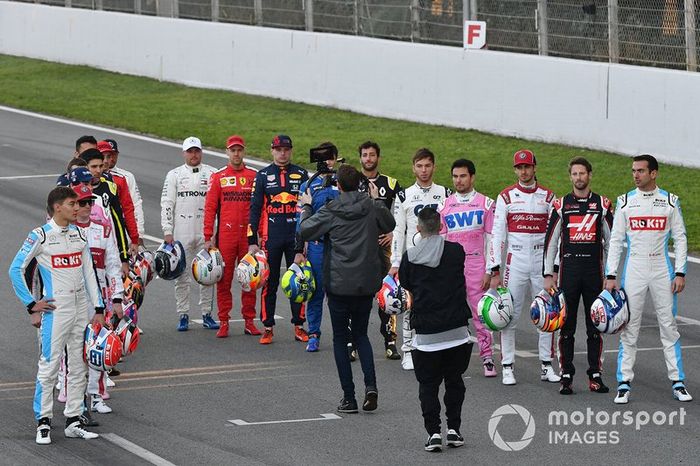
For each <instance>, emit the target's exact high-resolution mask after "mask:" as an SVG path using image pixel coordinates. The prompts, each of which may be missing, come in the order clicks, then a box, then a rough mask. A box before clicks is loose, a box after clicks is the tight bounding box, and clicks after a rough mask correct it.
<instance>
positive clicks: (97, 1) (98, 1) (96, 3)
mask: <svg viewBox="0 0 700 466" xmlns="http://www.w3.org/2000/svg"><path fill="white" fill-rule="evenodd" d="M92 7H93V8H94V9H95V10H104V5H103V4H102V0H93V2H92Z"/></svg>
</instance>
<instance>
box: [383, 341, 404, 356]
mask: <svg viewBox="0 0 700 466" xmlns="http://www.w3.org/2000/svg"><path fill="white" fill-rule="evenodd" d="M385 355H386V358H387V359H392V360H399V359H401V354H400V353H399V350H397V349H396V343H394V342H393V341H392V342H390V343H387V344H386V350H385Z"/></svg>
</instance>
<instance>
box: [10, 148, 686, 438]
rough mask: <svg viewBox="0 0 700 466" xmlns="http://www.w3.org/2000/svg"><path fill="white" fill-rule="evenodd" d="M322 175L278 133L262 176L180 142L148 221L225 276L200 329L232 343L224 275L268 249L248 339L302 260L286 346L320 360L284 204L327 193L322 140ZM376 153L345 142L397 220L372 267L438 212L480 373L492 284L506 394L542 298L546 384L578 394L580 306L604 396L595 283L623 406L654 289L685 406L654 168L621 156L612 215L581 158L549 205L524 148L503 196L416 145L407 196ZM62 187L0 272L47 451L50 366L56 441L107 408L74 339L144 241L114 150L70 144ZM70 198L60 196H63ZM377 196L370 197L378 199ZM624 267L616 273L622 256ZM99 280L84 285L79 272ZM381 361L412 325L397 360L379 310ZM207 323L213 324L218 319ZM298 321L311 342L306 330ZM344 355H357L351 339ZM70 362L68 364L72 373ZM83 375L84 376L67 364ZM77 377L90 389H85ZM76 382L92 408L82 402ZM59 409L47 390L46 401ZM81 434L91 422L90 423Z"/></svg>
mask: <svg viewBox="0 0 700 466" xmlns="http://www.w3.org/2000/svg"><path fill="white" fill-rule="evenodd" d="M320 147H321V148H324V149H328V150H331V149H332V150H331V152H332V155H333V156H332V157H331V158H330V159H329V160H327V162H326V166H327V168H328V170H329V171H328V173H324V174H322V176H319V177H313V178H311V179H310V178H309V174H308V172H307V171H306V170H305V169H304V168H302V167H300V166H298V165H295V164H292V163H291V159H292V151H293V144H292V139H291V138H290V137H289V136H286V135H283V134H280V135H277V136H275V137H274V138H273V139H272V142H271V144H270V148H271V154H272V159H273V163H271V164H270V165H268V166H267V167H265V168H262V169H260V170H259V171H257V172H256V171H254V170H252V169H250V168H248V167H247V166H246V165H245V162H244V156H245V148H246V144H245V141H244V139H243V138H242V137H241V136H239V135H233V136H231V137H229V138H228V139H227V141H226V154H227V156H228V164H227V165H226V166H225V167H223V168H221V169H219V170H216V169H215V168H213V167H211V166H209V165H207V164H204V163H202V144H201V141H200V140H199V139H198V138H196V137H193V136H191V137H188V138H187V139H185V140H184V142H183V144H182V154H183V159H184V164H183V165H181V166H179V167H177V168H175V169H173V170H171V171H170V172H168V174H167V176H166V178H165V182H164V185H163V191H162V195H161V225H162V230H163V238H164V243H166V244H169V243H173V242H174V241H179V242H180V243H181V244H182V246H183V248H184V250H185V253H186V257H190V258H191V257H194V255H196V254H197V252H198V251H199V250H202V249H206V250H208V249H209V248H211V247H214V246H215V247H217V248H218V249H219V251H220V253H221V255H222V256H223V259H224V262H225V264H226V266H225V267H224V274H223V278H222V279H221V280H220V281H219V282H218V283H217V284H216V298H217V299H216V303H217V309H218V315H217V317H218V319H216V320H215V319H214V318H213V317H212V310H213V303H212V301H213V292H214V289H213V288H212V287H211V286H202V285H200V296H199V306H200V308H201V312H202V325H203V327H204V328H208V329H215V330H217V333H216V336H217V337H219V338H226V337H228V336H229V332H230V321H231V309H232V301H233V300H232V293H231V284H232V281H233V277H234V270H235V265H236V264H237V263H238V262H239V261H240V260H241V259H243V257H244V256H245V255H246V254H249V253H251V254H254V253H257V252H258V251H261V250H262V251H263V252H264V253H265V256H266V259H267V262H268V264H269V272H270V273H269V278H268V280H267V282H266V284H265V286H264V287H263V289H262V293H261V304H260V320H261V322H262V325H263V329H259V328H258V327H257V326H256V324H255V322H254V320H255V317H256V309H255V306H256V293H255V291H254V290H253V291H242V293H241V314H242V317H243V322H244V324H243V331H244V333H245V334H249V335H258V336H260V340H259V341H260V343H261V344H270V343H272V342H273V337H274V333H273V328H274V325H275V308H276V300H277V288H278V286H279V283H280V268H281V262H282V258H283V257H284V258H285V262H286V265H287V267H290V266H291V265H292V264H293V263H297V264H302V263H304V262H306V261H307V260H309V262H310V264H311V268H312V271H313V276H314V279H315V282H316V291H315V293H314V294H313V296H312V297H311V299H310V300H309V301H308V302H307V303H306V304H304V303H298V302H294V301H290V307H291V313H292V317H291V323H292V325H293V326H294V338H295V339H296V340H297V341H300V342H305V343H306V351H308V352H316V351H318V350H319V345H320V337H321V316H322V313H323V312H322V309H323V302H324V292H323V285H322V282H323V276H322V272H321V264H322V262H323V254H324V245H323V240H319V241H314V242H309V243H307V244H305V243H303V242H301V241H300V239H299V235H298V221H299V219H298V209H297V201H298V199H299V196H300V194H301V193H304V192H309V193H310V194H311V199H312V202H311V204H312V208H313V210H314V211H316V210H318V209H319V208H320V207H322V206H323V205H324V204H325V203H327V202H329V201H331V200H332V199H334V198H335V197H337V196H338V189H337V186H335V184H334V183H333V172H332V168H333V166H334V165H335V163H336V162H337V161H338V151H337V148H336V147H335V146H334V145H333V144H332V143H330V142H328V143H324V144H322V145H321V146H320ZM380 154H381V152H380V147H379V145H378V144H376V143H375V142H372V141H367V142H365V143H363V144H361V145H360V146H359V148H358V155H359V162H360V165H361V171H362V174H363V175H364V177H365V179H366V180H365V183H364V184H363V185H361V190H364V191H368V190H369V186H370V185H374V186H373V187H372V188H374V187H376V188H377V189H376V193H377V199H379V200H381V201H382V202H383V203H384V204H385V205H386V207H387V208H389V209H393V214H394V218H395V221H396V227H395V229H394V231H393V233H389V234H386V235H381V236H380V237H379V238H378V239H377V241H378V242H379V244H380V245H381V247H382V250H383V252H384V256H385V272H386V273H387V274H388V275H392V276H395V275H396V274H397V272H398V268H399V265H400V264H401V259H402V255H403V254H404V253H405V252H406V251H407V250H408V249H410V248H411V247H413V246H415V244H416V242H418V241H419V240H420V235H418V232H417V229H416V226H417V223H418V213H419V212H420V211H421V210H422V209H423V208H425V207H433V208H435V209H436V210H438V212H439V213H440V217H441V221H442V230H441V234H442V235H443V236H444V237H445V239H446V240H448V241H452V242H456V243H459V244H460V245H461V246H462V247H463V249H464V252H465V264H464V275H465V287H466V292H467V302H468V305H469V308H470V309H471V312H472V315H473V318H472V323H473V326H474V328H475V330H476V337H477V338H476V342H477V344H478V346H479V355H480V357H481V360H482V364H483V374H484V376H485V377H496V376H497V370H496V365H495V362H494V358H493V350H494V343H493V336H492V333H491V331H490V330H489V329H488V328H487V327H486V326H485V325H484V323H483V321H482V319H480V317H479V315H478V311H477V309H478V302H479V300H480V298H481V296H482V295H483V294H484V292H485V291H487V290H489V289H495V288H496V287H499V286H505V287H507V288H508V290H509V291H510V294H511V296H512V300H513V315H512V320H511V322H510V324H509V325H508V326H507V327H505V328H503V329H502V330H501V331H500V332H499V336H500V352H501V366H502V367H501V373H502V374H501V375H502V383H503V384H504V385H515V384H516V378H515V370H514V363H515V355H516V350H515V348H516V346H515V330H516V326H517V322H518V320H519V314H520V313H521V311H522V309H523V307H527V306H528V305H529V297H530V298H531V297H532V296H534V295H535V294H537V293H538V292H539V291H540V290H542V289H543V288H544V289H546V290H550V289H552V290H554V289H557V288H561V289H562V290H564V291H565V294H564V295H565V299H566V308H567V310H568V318H567V319H566V321H565V323H564V325H563V327H562V328H561V330H560V335H559V338H558V354H559V366H560V371H556V370H555V369H554V368H553V366H552V361H553V359H554V358H555V355H556V354H557V351H556V347H555V344H556V342H557V341H556V332H544V331H540V332H539V336H538V338H539V344H538V357H539V359H540V362H541V374H540V376H541V380H543V381H548V382H553V383H559V384H560V389H559V391H560V393H561V394H563V395H568V394H571V393H573V377H574V374H575V368H574V364H573V356H574V333H575V330H576V321H577V310H578V307H579V301H580V300H581V297H582V298H583V304H584V315H585V322H586V335H587V355H588V370H587V374H588V387H589V389H590V390H591V391H594V392H599V393H607V392H608V387H606V386H605V384H604V383H603V380H602V377H601V374H602V348H603V343H602V338H601V334H600V333H599V331H598V330H597V329H596V328H595V326H594V325H593V323H592V321H591V316H590V313H589V312H588V309H590V308H591V305H592V303H593V301H594V300H595V298H596V297H597V295H598V294H599V293H600V292H601V291H602V290H603V289H607V290H610V291H612V290H615V289H618V288H620V287H624V288H625V290H626V292H627V296H628V299H629V301H628V306H629V309H630V319H629V322H628V323H627V325H626V327H625V329H624V331H623V332H622V334H621V338H620V349H619V355H618V369H617V382H618V387H617V394H616V396H615V399H614V401H615V403H627V402H628V400H629V395H630V390H631V383H632V380H633V378H634V372H633V367H634V362H635V357H636V349H637V339H638V336H639V330H640V324H641V316H642V311H643V309H644V304H645V297H646V295H647V291H649V292H650V293H651V295H652V301H653V305H654V309H655V311H656V315H657V320H658V323H659V329H660V335H661V341H662V344H663V352H664V359H665V362H666V366H667V372H668V377H669V379H670V380H671V382H672V390H673V396H674V397H675V398H676V399H678V400H679V401H690V400H692V397H691V396H690V394H689V393H688V391H687V389H686V387H685V374H684V371H683V364H682V359H681V347H680V336H679V333H678V330H677V326H676V320H675V316H676V311H677V306H676V300H677V294H678V293H680V292H681V291H683V288H684V286H685V272H686V256H687V241H686V232H685V226H684V223H683V218H682V214H681V209H680V203H679V200H678V197H677V196H676V195H674V194H671V193H668V192H666V191H664V190H663V189H660V188H659V187H658V186H657V185H656V177H657V174H658V170H659V166H658V163H657V161H656V159H655V158H654V157H652V156H650V155H641V156H637V157H634V159H633V162H632V174H633V179H634V184H635V188H634V189H632V190H631V191H629V192H628V193H626V194H624V195H622V196H619V197H618V199H617V202H616V205H615V209H614V212H613V205H612V202H611V201H610V200H608V199H607V198H605V197H604V196H601V195H599V194H596V193H594V192H592V191H591V189H590V182H591V174H592V171H593V170H592V166H591V164H590V162H588V161H587V160H586V159H585V158H583V157H574V158H573V159H572V160H571V161H570V163H569V167H568V168H569V176H570V179H571V182H572V192H570V193H568V194H566V195H565V196H563V197H561V198H556V197H555V195H554V193H553V192H552V191H550V190H549V189H547V188H545V187H543V186H541V185H540V184H539V183H538V181H537V178H536V170H537V160H536V157H535V154H534V153H533V152H532V151H529V150H525V149H523V150H518V151H516V152H515V154H514V155H513V168H514V172H515V175H516V177H517V181H516V183H514V184H513V185H512V186H509V187H507V188H505V189H503V190H502V191H501V192H500V194H499V195H498V197H497V199H496V200H495V201H494V200H493V199H490V198H488V197H487V196H485V195H483V194H481V193H479V192H477V191H476V190H475V181H476V167H475V165H474V163H473V162H472V161H470V160H466V159H458V160H456V161H454V163H453V164H452V167H451V176H452V180H453V185H454V192H452V191H451V190H450V189H448V188H447V187H444V186H440V185H438V184H436V183H434V182H433V174H434V171H435V155H434V154H433V153H432V152H431V151H430V150H429V149H426V148H422V149H419V150H418V151H417V152H416V153H415V155H414V156H413V159H412V167H413V172H414V174H415V183H413V184H412V185H411V186H409V187H407V188H402V187H401V186H400V185H399V183H398V181H397V180H396V179H394V178H392V177H390V176H387V175H384V174H382V173H380V172H379V162H380ZM74 155H75V158H73V159H72V160H71V161H70V162H69V165H68V168H67V171H66V174H65V175H62V176H61V177H60V178H59V180H58V185H59V186H66V187H69V188H57V189H54V190H53V191H52V192H51V194H50V195H49V199H48V203H47V210H48V214H49V217H50V219H49V221H48V223H47V224H45V225H44V226H42V227H39V228H36V229H35V230H33V231H32V232H31V233H30V234H29V236H28V237H27V239H26V240H25V242H24V244H23V245H22V248H21V249H20V251H19V252H18V253H17V256H16V257H15V260H14V261H13V263H12V266H11V267H10V275H11V278H12V283H13V286H14V288H15V291H16V293H17V295H18V297H19V298H20V300H21V301H22V302H23V304H24V305H25V306H26V307H27V310H28V312H29V314H30V316H31V321H32V324H33V325H34V326H36V327H38V328H40V330H39V332H40V344H41V354H40V359H39V370H38V376H37V385H36V394H35V401H34V411H35V417H36V420H37V422H38V428H37V443H40V444H41V443H44V444H45V443H50V425H51V418H52V405H53V387H54V386H55V385H56V381H57V374H58V372H59V370H60V367H61V360H62V359H63V360H64V362H67V363H68V364H67V366H68V368H67V369H65V370H63V371H62V372H65V373H66V376H65V381H64V382H62V385H63V386H64V390H65V391H66V393H67V395H66V394H64V395H63V397H64V399H66V408H65V411H64V414H65V415H66V418H67V421H66V429H65V434H66V436H67V437H81V438H94V436H96V434H94V433H92V432H89V431H88V430H86V429H85V425H86V423H87V422H86V420H85V418H84V417H81V415H82V414H83V413H84V411H87V412H88V413H89V412H90V411H93V412H100V413H106V412H110V411H111V409H110V408H109V407H108V406H107V405H106V404H105V403H104V400H105V399H106V398H107V397H108V394H107V393H106V390H105V388H104V387H105V385H106V384H107V383H108V381H109V379H108V378H106V377H103V374H92V373H90V376H89V377H87V378H86V375H85V370H84V369H85V368H84V366H83V365H82V364H76V363H75V361H80V360H82V351H83V330H84V328H85V325H86V324H87V323H88V321H89V319H88V316H90V315H94V316H93V317H91V319H92V321H97V322H100V323H101V324H105V321H104V317H103V313H104V309H105V307H108V308H109V309H111V311H112V312H113V313H114V314H116V315H117V316H118V317H122V315H123V309H122V299H123V294H124V289H123V286H122V277H123V276H124V275H125V274H126V273H127V272H128V267H129V265H128V261H129V257H130V256H133V255H135V254H137V253H138V251H139V245H143V235H144V214H143V208H142V200H141V196H140V192H139V190H138V186H137V184H136V180H135V177H134V175H133V174H132V173H130V172H128V171H126V170H123V169H121V168H118V167H117V166H116V164H117V161H118V156H119V150H118V146H117V142H116V141H115V140H113V139H106V140H104V141H97V140H96V139H95V138H94V137H92V136H83V137H81V138H79V139H78V140H77V141H76V153H75V154H74ZM71 188H72V189H71ZM373 190H374V189H373ZM671 240H672V244H673V250H674V252H675V267H673V266H672V265H671V260H670V258H669V251H668V250H669V243H670V242H671ZM625 245H626V253H625V254H626V260H625V264H624V268H623V271H622V274H621V280H619V281H618V280H617V277H618V266H619V262H620V259H621V256H622V254H623V253H624V248H623V246H625ZM32 260H34V261H35V263H36V267H37V270H38V275H39V276H40V278H41V281H42V285H43V290H44V291H43V295H37V294H36V293H32V283H31V280H30V279H29V278H28V277H30V275H29V274H27V270H28V268H29V266H30V264H31V263H32ZM93 267H94V270H97V277H96V276H95V273H93V272H92V270H93ZM190 275H191V274H190V273H183V274H182V275H180V276H179V277H178V278H177V279H176V280H175V297H176V309H177V313H178V315H179V320H178V326H177V330H179V331H186V330H188V328H189V325H190V318H189V312H190V299H191V293H190ZM379 316H380V321H381V326H380V331H381V334H382V336H383V337H384V344H385V356H386V358H388V359H396V360H398V359H401V364H402V367H403V368H404V369H405V370H412V369H413V360H412V355H411V353H412V351H413V350H414V349H415V348H414V346H413V340H414V336H415V334H414V332H413V330H412V328H411V316H410V310H408V311H406V312H405V313H404V314H403V315H402V316H399V317H398V318H400V319H402V333H403V335H402V337H403V344H402V345H401V352H399V350H398V349H397V332H396V328H397V325H396V320H397V316H390V315H387V314H386V313H384V312H380V313H379ZM217 320H218V321H217ZM307 320H308V322H309V323H308V331H307V330H306V329H304V324H305V322H306V321H307ZM348 352H349V355H350V358H351V360H354V359H355V358H356V357H357V355H356V352H355V349H354V347H353V343H352V342H351V341H350V342H348ZM71 363H72V364H71ZM77 366H80V367H77ZM87 379H89V383H88V382H87ZM86 385H87V393H88V400H87V403H84V402H83V394H84V393H85V390H86ZM59 399H60V395H59ZM88 425H89V423H88Z"/></svg>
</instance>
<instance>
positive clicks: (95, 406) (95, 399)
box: [90, 395, 112, 414]
mask: <svg viewBox="0 0 700 466" xmlns="http://www.w3.org/2000/svg"><path fill="white" fill-rule="evenodd" d="M90 410H91V411H92V412H93V413H100V414H109V413H111V412H112V408H110V407H109V406H107V403H105V402H104V400H103V399H102V397H101V396H99V395H93V396H92V401H91V402H90Z"/></svg>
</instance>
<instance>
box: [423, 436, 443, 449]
mask: <svg viewBox="0 0 700 466" xmlns="http://www.w3.org/2000/svg"><path fill="white" fill-rule="evenodd" d="M441 450H442V435H440V434H433V435H431V436H430V437H428V441H427V442H425V451H430V452H438V451H441Z"/></svg>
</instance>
